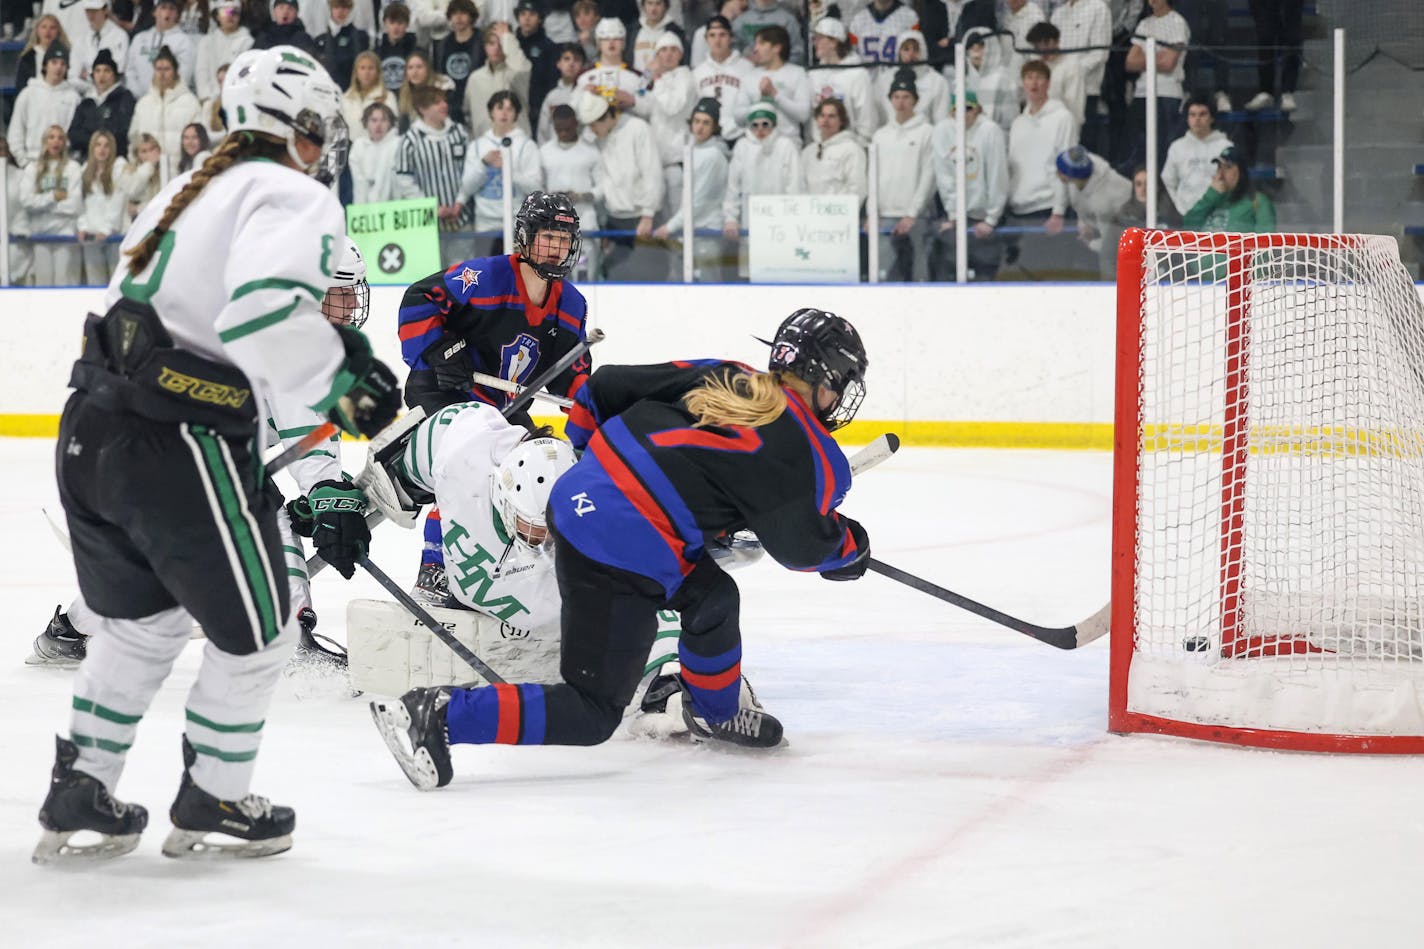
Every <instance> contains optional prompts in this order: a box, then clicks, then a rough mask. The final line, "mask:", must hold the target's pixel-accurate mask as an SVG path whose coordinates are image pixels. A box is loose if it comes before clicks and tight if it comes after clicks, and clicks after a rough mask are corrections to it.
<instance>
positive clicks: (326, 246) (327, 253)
mask: <svg viewBox="0 0 1424 949" xmlns="http://www.w3.org/2000/svg"><path fill="white" fill-rule="evenodd" d="M331 249H332V248H331V235H330V234H323V235H321V272H322V273H323V274H325V275H326V276H328V277H330V276H331V275H332V274H334V273H336V268H335V267H333V266H332V260H331Z"/></svg>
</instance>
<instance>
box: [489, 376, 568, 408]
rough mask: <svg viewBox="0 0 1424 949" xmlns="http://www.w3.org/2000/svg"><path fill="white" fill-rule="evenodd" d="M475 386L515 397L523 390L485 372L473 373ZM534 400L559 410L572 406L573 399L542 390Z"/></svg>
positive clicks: (517, 384)
mask: <svg viewBox="0 0 1424 949" xmlns="http://www.w3.org/2000/svg"><path fill="white" fill-rule="evenodd" d="M475 385H481V386H485V387H487V388H490V389H499V390H500V391H501V392H512V393H514V394H515V395H519V394H520V393H521V392H523V391H524V388H525V387H524V386H521V385H520V384H519V383H517V382H510V381H509V380H508V379H501V378H500V377H499V376H492V375H490V374H489V373H487V372H477V373H475ZM534 398H536V399H538V400H539V401H540V402H548V403H549V404H550V405H557V406H558V407H559V408H561V409H566V408H568V407H569V406H571V405H573V404H574V400H573V399H566V398H564V397H563V396H561V395H554V394H553V393H552V392H544V391H542V390H540V391H538V392H535V393H534Z"/></svg>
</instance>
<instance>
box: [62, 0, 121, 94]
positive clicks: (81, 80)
mask: <svg viewBox="0 0 1424 949" xmlns="http://www.w3.org/2000/svg"><path fill="white" fill-rule="evenodd" d="M80 5H81V6H83V7H84V19H85V20H86V21H87V23H88V27H87V29H83V30H79V31H78V32H75V33H71V34H70V35H71V36H73V37H74V49H72V50H71V51H70V54H71V55H70V63H69V75H70V79H71V81H73V82H74V83H75V84H76V85H78V86H80V87H81V88H83V89H84V90H86V91H87V90H88V89H89V88H90V86H91V85H92V83H93V80H92V79H91V78H90V70H92V69H93V68H94V57H96V56H98V55H99V51H100V50H101V49H106V50H108V51H109V55H110V56H111V57H113V60H114V62H115V63H122V62H124V61H125V60H126V59H128V55H129V35H128V34H127V33H125V32H124V29H123V27H121V26H119V25H118V24H117V23H115V22H114V18H113V17H111V16H109V0H82V2H81V4H80Z"/></svg>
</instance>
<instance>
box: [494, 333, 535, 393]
mask: <svg viewBox="0 0 1424 949" xmlns="http://www.w3.org/2000/svg"><path fill="white" fill-rule="evenodd" d="M537 365H539V340H537V339H535V338H534V337H533V336H530V335H529V334H528V333H520V334H519V335H518V336H516V337H514V342H512V343H507V344H505V345H504V346H501V347H500V350H499V375H500V378H502V379H508V380H509V381H510V382H524V381H526V380H527V379H528V377H529V376H531V375H533V374H534V367H535V366H537Z"/></svg>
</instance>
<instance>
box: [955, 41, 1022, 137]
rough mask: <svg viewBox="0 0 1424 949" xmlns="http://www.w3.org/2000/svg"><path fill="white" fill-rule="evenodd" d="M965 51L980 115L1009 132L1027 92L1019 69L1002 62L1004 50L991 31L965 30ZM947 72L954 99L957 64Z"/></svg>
mask: <svg viewBox="0 0 1424 949" xmlns="http://www.w3.org/2000/svg"><path fill="white" fill-rule="evenodd" d="M964 51H965V56H964V58H965V63H964V84H965V85H966V86H968V87H969V91H971V92H973V93H974V95H975V97H976V98H977V99H978V100H979V109H980V110H981V111H980V115H981V116H982V117H983V118H985V119H988V120H989V121H990V122H993V123H994V124H996V125H998V126H999V128H1001V129H1003V130H1004V131H1005V132H1007V131H1008V130H1009V125H1010V124H1011V123H1012V122H1013V121H1014V118H1015V117H1016V116H1017V115H1018V114H1019V96H1020V95H1021V94H1022V92H1023V89H1022V87H1021V86H1020V85H1019V76H1018V70H1017V69H1014V70H1013V71H1012V72H1010V71H1009V69H1008V67H1007V66H1006V65H1005V64H1004V62H1002V59H1003V53H1002V51H1001V50H1000V48H999V43H998V42H997V41H996V40H995V39H994V38H993V34H992V32H991V31H990V30H987V29H983V28H975V29H972V30H970V31H969V32H968V33H965V34H964ZM944 75H945V78H946V79H947V80H949V81H950V96H951V98H953V96H954V94H955V92H956V91H957V90H956V89H955V88H954V83H953V78H954V64H953V63H950V64H949V65H948V66H946V67H944Z"/></svg>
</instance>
